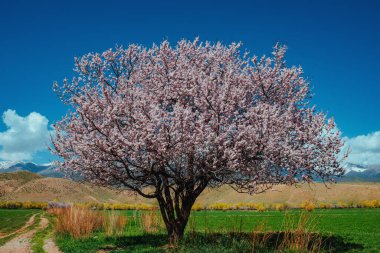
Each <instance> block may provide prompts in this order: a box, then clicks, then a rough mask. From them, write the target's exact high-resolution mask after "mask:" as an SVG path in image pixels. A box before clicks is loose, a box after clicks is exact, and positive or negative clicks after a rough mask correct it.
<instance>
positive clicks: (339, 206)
mask: <svg viewBox="0 0 380 253" xmlns="http://www.w3.org/2000/svg"><path fill="white" fill-rule="evenodd" d="M336 207H337V208H348V204H347V203H345V202H342V201H339V202H338V203H337V204H336Z"/></svg>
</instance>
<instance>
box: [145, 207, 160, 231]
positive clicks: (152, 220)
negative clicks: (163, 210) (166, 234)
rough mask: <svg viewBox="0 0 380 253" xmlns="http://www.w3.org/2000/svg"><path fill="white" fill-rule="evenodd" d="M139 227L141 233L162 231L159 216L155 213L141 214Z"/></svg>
mask: <svg viewBox="0 0 380 253" xmlns="http://www.w3.org/2000/svg"><path fill="white" fill-rule="evenodd" d="M140 226H141V229H142V231H145V232H147V233H156V232H158V231H159V230H161V229H163V221H162V219H161V215H160V214H159V213H158V212H155V211H148V212H143V213H142V214H141V216H140Z"/></svg>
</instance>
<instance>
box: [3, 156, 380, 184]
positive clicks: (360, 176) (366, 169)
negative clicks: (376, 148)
mask: <svg viewBox="0 0 380 253" xmlns="http://www.w3.org/2000/svg"><path fill="white" fill-rule="evenodd" d="M344 167H345V169H346V174H345V175H344V176H343V177H342V178H340V179H339V181H340V182H380V164H378V165H360V164H354V163H346V164H345V165H344ZM17 171H29V172H33V173H36V174H38V175H41V176H44V177H54V178H63V177H64V174H63V173H62V172H60V171H59V170H58V169H57V166H55V165H53V164H35V163H31V162H1V161H0V173H3V172H17Z"/></svg>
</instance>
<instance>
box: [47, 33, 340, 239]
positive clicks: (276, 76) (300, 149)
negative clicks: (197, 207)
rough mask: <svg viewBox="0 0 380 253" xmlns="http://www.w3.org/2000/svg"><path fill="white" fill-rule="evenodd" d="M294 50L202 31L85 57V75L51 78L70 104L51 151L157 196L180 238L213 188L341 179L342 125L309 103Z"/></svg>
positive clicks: (81, 61)
mask: <svg viewBox="0 0 380 253" xmlns="http://www.w3.org/2000/svg"><path fill="white" fill-rule="evenodd" d="M285 51H286V48H285V47H281V46H278V45H277V46H275V47H274V51H273V55H272V56H271V57H265V56H264V57H261V58H258V57H256V56H253V57H250V56H249V54H248V53H245V54H242V53H241V51H240V44H234V43H233V44H231V45H229V46H225V45H222V44H221V43H216V44H211V43H208V42H206V43H200V42H199V41H198V40H197V39H196V40H195V41H186V40H181V41H179V42H178V43H177V45H176V46H175V47H172V46H171V45H170V44H169V42H168V41H163V42H162V43H161V44H160V45H158V46H157V45H154V46H153V47H151V48H145V47H142V46H138V45H130V46H129V47H128V48H127V49H123V48H116V49H114V50H111V49H110V50H107V51H105V52H104V53H102V54H97V53H90V54H88V55H85V56H83V57H81V58H77V59H76V60H75V67H76V68H75V72H76V76H75V77H74V78H73V79H72V80H71V81H68V80H67V79H66V80H64V82H63V84H62V85H57V84H55V85H54V87H55V90H56V92H57V93H58V94H59V96H60V98H61V99H62V100H63V101H64V102H65V103H67V104H68V105H69V107H70V108H71V112H70V113H68V115H67V116H66V117H64V118H63V119H62V120H61V121H60V122H58V123H57V124H56V125H55V126H54V127H55V131H56V136H55V138H53V140H52V141H53V145H54V148H53V152H54V153H56V154H57V155H59V156H60V157H61V158H62V163H61V168H62V169H63V170H65V171H67V172H75V173H79V174H80V175H82V177H83V178H84V179H86V180H89V181H91V182H94V183H96V184H99V185H106V186H112V187H120V188H128V189H130V190H132V191H135V192H137V193H138V194H140V195H141V196H143V197H146V198H155V199H157V201H158V204H159V208H160V211H161V214H162V218H163V221H164V223H165V225H166V228H167V231H168V234H169V236H170V239H171V241H176V240H179V239H181V237H182V236H183V233H184V229H185V227H186V224H187V221H188V218H189V215H190V212H191V207H192V205H193V204H194V202H195V201H196V199H197V197H198V196H199V195H200V194H201V193H202V191H203V190H204V189H205V188H206V187H218V186H221V185H225V184H227V185H230V186H231V187H233V188H234V189H236V190H237V191H239V192H248V193H259V192H262V191H265V190H267V189H269V188H271V187H272V186H273V185H275V184H294V183H296V182H298V181H302V180H304V181H310V180H313V179H314V178H316V177H318V178H320V179H321V180H323V181H334V179H335V177H337V176H340V175H342V173H343V169H342V167H341V166H340V160H339V158H338V154H339V152H340V149H341V147H342V141H341V139H340V134H339V132H337V131H336V130H335V125H334V123H333V120H328V121H327V119H326V116H325V115H324V114H323V113H320V112H319V113H318V112H316V110H315V108H314V107H311V106H310V105H309V102H310V91H309V84H308V82H307V81H306V80H305V79H304V78H303V77H302V69H301V68H299V67H290V68H289V67H287V66H286V64H285V61H284V53H285Z"/></svg>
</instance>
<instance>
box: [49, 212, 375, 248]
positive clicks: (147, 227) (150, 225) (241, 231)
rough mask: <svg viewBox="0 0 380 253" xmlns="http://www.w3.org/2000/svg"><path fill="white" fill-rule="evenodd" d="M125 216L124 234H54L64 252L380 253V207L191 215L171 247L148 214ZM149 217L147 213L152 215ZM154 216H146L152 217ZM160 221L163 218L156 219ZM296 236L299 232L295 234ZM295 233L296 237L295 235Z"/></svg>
mask: <svg viewBox="0 0 380 253" xmlns="http://www.w3.org/2000/svg"><path fill="white" fill-rule="evenodd" d="M118 214H120V215H123V216H125V217H127V224H126V226H125V229H124V231H123V232H122V233H121V234H118V235H113V236H112V235H111V236H107V235H106V233H105V232H104V231H98V232H95V233H93V234H92V235H91V236H89V237H87V238H77V239H75V238H73V237H72V236H70V235H68V234H60V235H56V243H57V245H58V246H59V247H60V249H61V250H62V251H63V252H73V253H74V252H78V253H79V252H99V250H103V251H102V252H252V248H254V249H255V252H273V251H282V252H306V251H312V250H313V249H308V250H305V249H304V248H303V249H297V248H295V247H291V246H289V245H290V244H289V245H288V246H289V247H285V246H284V245H282V244H283V242H282V241H284V238H288V240H289V241H292V242H295V241H296V240H298V241H302V240H303V241H304V242H302V243H305V242H306V243H307V244H309V246H310V245H314V244H315V246H316V248H315V249H314V251H315V252H319V251H325V252H379V251H380V240H379V238H380V226H379V225H378V224H379V221H380V210H379V209H329V210H314V211H313V212H308V213H305V212H303V211H300V210H290V211H286V212H280V211H266V212H257V211H198V212H193V213H192V216H191V219H190V221H189V224H188V227H187V231H186V235H185V238H184V240H183V242H182V243H181V244H180V245H178V246H177V247H175V248H172V247H169V246H168V244H167V243H168V242H167V239H166V235H165V230H164V228H163V226H162V224H160V222H159V221H158V220H157V218H155V216H156V214H152V212H149V211H118ZM146 214H149V215H148V216H147V215H146ZM149 216H150V218H148V219H147V218H146V217H149ZM156 217H159V216H158V215H157V216H156ZM297 233H298V234H297ZM295 234H296V235H295Z"/></svg>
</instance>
